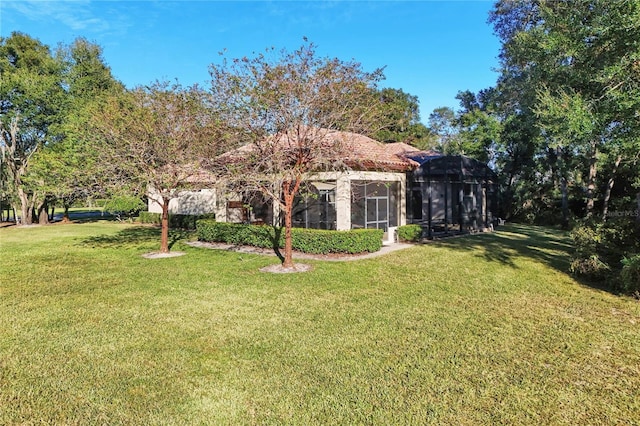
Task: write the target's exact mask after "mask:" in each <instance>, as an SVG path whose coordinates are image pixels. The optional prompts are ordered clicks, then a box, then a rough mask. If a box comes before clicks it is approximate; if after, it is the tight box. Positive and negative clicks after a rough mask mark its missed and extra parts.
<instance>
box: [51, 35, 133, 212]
mask: <svg viewBox="0 0 640 426" xmlns="http://www.w3.org/2000/svg"><path fill="white" fill-rule="evenodd" d="M56 56H57V58H58V59H59V60H60V62H61V63H62V64H63V66H64V73H63V76H64V85H65V88H66V93H67V97H66V102H65V105H64V106H65V108H64V116H63V118H62V120H61V123H60V125H59V126H56V128H55V130H56V131H57V132H58V133H59V134H60V135H61V141H60V142H59V143H57V144H56V145H55V146H54V147H52V149H51V150H50V152H48V153H47V155H48V157H49V159H48V161H49V162H50V163H52V164H50V165H49V166H48V167H46V169H48V170H49V173H50V175H49V177H48V178H47V182H48V186H49V188H50V190H49V191H50V193H51V195H53V196H54V197H55V199H56V202H57V203H58V204H62V207H63V208H64V218H65V220H68V210H69V207H70V206H71V204H73V203H74V202H76V201H77V200H80V199H86V198H88V197H90V196H95V195H100V194H101V192H102V190H101V188H100V186H99V181H98V180H97V179H96V176H95V173H94V172H93V171H94V170H95V169H96V167H97V165H96V162H97V161H99V158H98V156H97V155H95V154H96V153H95V152H94V151H93V150H92V147H91V144H90V143H89V141H87V139H86V138H85V137H84V136H83V129H84V128H85V127H86V123H87V122H89V121H90V120H91V119H92V115H91V105H93V104H95V103H96V102H99V99H100V98H104V97H107V96H111V95H117V94H118V93H122V92H123V91H124V90H125V89H124V86H123V85H122V84H121V83H120V82H119V81H117V80H116V79H115V78H114V77H113V75H112V74H111V69H110V68H109V66H108V65H107V64H106V63H105V61H104V59H103V57H102V48H101V47H100V46H98V45H96V44H93V43H91V42H89V41H87V40H86V39H84V38H78V39H76V40H75V41H74V42H73V43H71V44H70V45H68V46H62V47H61V48H60V49H59V50H58V51H57V55H56ZM54 167H55V168H54Z"/></svg>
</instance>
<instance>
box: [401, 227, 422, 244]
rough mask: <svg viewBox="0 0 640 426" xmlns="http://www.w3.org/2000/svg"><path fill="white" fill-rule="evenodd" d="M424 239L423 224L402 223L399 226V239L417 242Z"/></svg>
mask: <svg viewBox="0 0 640 426" xmlns="http://www.w3.org/2000/svg"><path fill="white" fill-rule="evenodd" d="M421 239H422V226H420V225H402V226H398V240H400V241H405V242H411V243H417V242H418V241H420V240H421Z"/></svg>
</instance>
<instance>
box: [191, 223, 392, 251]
mask: <svg viewBox="0 0 640 426" xmlns="http://www.w3.org/2000/svg"><path fill="white" fill-rule="evenodd" d="M196 229H197V234H198V239H199V240H200V241H206V242H221V243H227V244H238V245H250V246H255V247H263V248H276V247H278V248H282V247H284V228H279V227H274V226H265V225H245V224H240V223H223V222H216V221H213V220H198V221H197V223H196ZM382 234H383V232H382V230H381V229H353V230H349V231H326V230H320V229H304V228H293V229H292V230H291V242H292V245H293V249H294V250H296V251H300V252H303V253H313V254H327V253H349V254H356V253H366V252H375V251H378V250H380V248H381V247H382Z"/></svg>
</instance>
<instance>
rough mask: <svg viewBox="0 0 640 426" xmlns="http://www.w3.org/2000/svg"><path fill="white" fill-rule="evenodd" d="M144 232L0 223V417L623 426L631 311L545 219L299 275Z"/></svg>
mask: <svg viewBox="0 0 640 426" xmlns="http://www.w3.org/2000/svg"><path fill="white" fill-rule="evenodd" d="M184 236H185V235H176V236H175V239H178V238H182V237H184ZM158 243H159V231H158V230H157V229H155V228H148V227H136V226H135V225H126V224H119V223H113V222H102V221H97V222H87V223H83V224H68V225H63V224H57V225H51V226H42V227H39V226H35V227H28V228H18V227H9V228H3V229H0V253H1V256H0V424H109V425H112V424H128V425H134V424H144V425H148V424H157V425H174V424H185V425H186V424H212V425H217V424H223V425H236V424H300V425H308V424H337V425H347V424H349V425H350V424H371V425H378V424H403V425H404V424H419V425H422V424H456V425H477V424H491V425H493V424H509V425H512V424H525V425H526V424H531V425H539V424H566V425H575V424H593V425H596V424H597V425H607V424H611V425H614V424H616V425H620V424H625V425H638V424H640V397H639V395H640V303H638V302H637V301H635V300H633V299H630V298H626V297H620V296H617V295H613V294H610V293H607V292H605V291H602V290H599V289H596V288H593V287H590V286H588V285H586V284H583V283H580V282H578V281H576V280H575V279H574V278H572V277H571V276H570V275H568V274H567V273H566V270H567V266H568V254H567V251H568V250H569V246H568V241H567V238H566V236H565V235H564V234H562V233H560V232H558V231H554V230H547V229H544V228H531V227H517V226H511V227H506V228H503V230H502V231H500V232H496V233H493V234H483V235H475V236H469V237H464V238H455V239H451V240H447V241H442V242H433V243H429V244H425V245H421V246H416V247H414V248H410V249H407V250H402V251H398V252H394V253H391V254H388V255H385V256H383V257H379V258H375V259H367V260H359V261H355V262H321V261H305V263H312V265H313V270H312V271H311V272H307V273H303V274H267V273H263V272H260V271H259V268H261V267H263V266H266V265H268V264H271V263H276V262H277V259H276V258H275V257H266V256H259V255H249V254H240V253H235V252H228V251H217V250H207V249H196V248H191V247H189V246H187V245H184V244H183V243H182V242H181V241H180V240H178V241H175V244H174V245H173V249H174V250H176V249H179V250H181V251H186V252H187V255H186V256H182V257H174V258H167V259H145V258H143V257H142V256H141V255H142V254H143V253H146V252H148V251H152V250H155V249H157V246H158Z"/></svg>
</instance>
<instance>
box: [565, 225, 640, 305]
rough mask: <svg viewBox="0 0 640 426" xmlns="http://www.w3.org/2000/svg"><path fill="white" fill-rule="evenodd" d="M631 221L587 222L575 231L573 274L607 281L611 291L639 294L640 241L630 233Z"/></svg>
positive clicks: (573, 236)
mask: <svg viewBox="0 0 640 426" xmlns="http://www.w3.org/2000/svg"><path fill="white" fill-rule="evenodd" d="M632 225H633V224H632V223H630V222H629V220H628V218H626V219H625V218H622V219H618V220H608V221H607V222H604V223H602V222H599V223H590V222H583V223H582V224H581V225H579V226H577V227H576V228H574V230H573V231H572V232H571V234H570V235H571V238H572V239H573V244H574V254H573V257H572V262H571V272H573V273H575V274H578V275H583V276H585V277H586V278H589V279H592V280H597V281H602V282H605V283H606V284H607V285H608V286H609V287H610V288H611V289H613V290H617V291H624V292H630V293H633V292H636V291H639V289H640V284H638V271H639V270H640V260H638V257H639V256H640V255H639V254H638V250H640V240H639V239H638V237H637V235H636V234H634V233H633V232H629V230H630V229H633V228H632Z"/></svg>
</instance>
